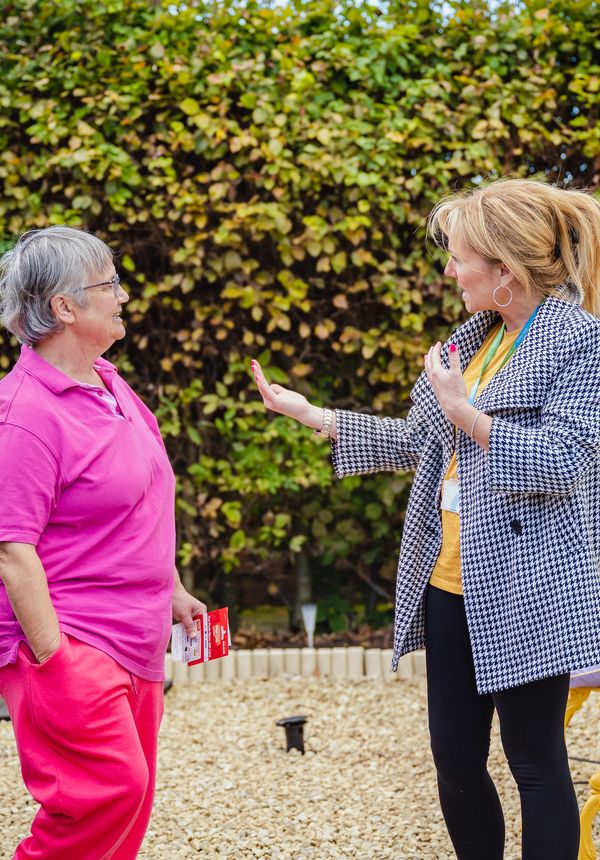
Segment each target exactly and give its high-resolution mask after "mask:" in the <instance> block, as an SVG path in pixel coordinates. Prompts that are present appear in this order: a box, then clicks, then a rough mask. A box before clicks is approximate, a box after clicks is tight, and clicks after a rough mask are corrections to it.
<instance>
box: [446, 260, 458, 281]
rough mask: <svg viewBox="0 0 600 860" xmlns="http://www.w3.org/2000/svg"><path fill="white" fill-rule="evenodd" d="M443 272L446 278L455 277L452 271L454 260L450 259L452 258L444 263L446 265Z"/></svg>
mask: <svg viewBox="0 0 600 860" xmlns="http://www.w3.org/2000/svg"><path fill="white" fill-rule="evenodd" d="M444 274H445V275H446V277H447V278H455V277H456V273H455V271H454V261H453V260H452V258H450V259H449V260H448V262H447V263H446V265H445V267H444Z"/></svg>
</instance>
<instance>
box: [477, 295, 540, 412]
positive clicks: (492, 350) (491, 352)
mask: <svg viewBox="0 0 600 860" xmlns="http://www.w3.org/2000/svg"><path fill="white" fill-rule="evenodd" d="M540 307H541V305H538V306H537V308H535V310H534V311H533V313H532V314H531V316H530V317H529V319H528V320H527V322H526V323H525V325H524V326H523V328H522V329H521V331H520V332H519V336H518V337H517V339H516V340H515V342H514V343H512V344H511V346H510V349H509V350H508V352H507V354H506V356H505V357H504V361H503V362H502V364H501V365H500V367H499V368H498V370H497V371H496V373H500V371H501V370H502V368H503V367H504V365H505V364H506V363H507V361H509V360H510V359H511V358H512V357H513V355H514V354H515V352H516V351H517V349H518V348H519V347H520V346H521V344H522V343H523V341H524V340H525V336H526V334H527V332H528V331H529V329H530V328H531V324H532V323H533V321H534V319H535V315H536V314H537V312H538V311H539V309H540ZM505 331H506V325H505V324H504V323H502V326H501V327H500V331H499V332H498V334H497V335H496V337H495V338H494V340H493V341H492V342H491V344H490V346H489V349H488V351H487V352H486V354H485V358H484V359H483V364H482V366H481V370H480V372H479V376H478V377H477V379H476V380H475V382H474V383H473V387H472V388H471V391H470V392H469V397H468V401H469V403H470V404H471V406H472V405H473V403H474V402H475V398H476V397H477V389H478V388H479V383H480V382H481V377H482V376H483V375H484V373H485V372H486V370H487V369H488V367H489V366H490V364H491V362H492V359H493V358H494V356H495V355H496V353H497V352H498V347H499V346H500V344H501V343H502V338H503V337H504V332H505Z"/></svg>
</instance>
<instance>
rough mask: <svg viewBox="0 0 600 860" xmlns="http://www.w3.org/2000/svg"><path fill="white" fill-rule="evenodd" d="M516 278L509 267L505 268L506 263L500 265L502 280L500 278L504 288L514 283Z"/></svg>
mask: <svg viewBox="0 0 600 860" xmlns="http://www.w3.org/2000/svg"><path fill="white" fill-rule="evenodd" d="M514 278H515V276H514V275H513V273H512V272H511V270H510V269H509V268H508V266H505V265H504V263H500V278H499V282H500V284H502V286H503V287H504V286H508V285H509V284H510V283H511V281H514Z"/></svg>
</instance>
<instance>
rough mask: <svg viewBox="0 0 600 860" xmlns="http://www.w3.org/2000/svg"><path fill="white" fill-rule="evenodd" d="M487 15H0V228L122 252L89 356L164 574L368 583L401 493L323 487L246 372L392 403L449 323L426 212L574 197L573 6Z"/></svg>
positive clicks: (388, 558) (203, 10)
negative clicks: (493, 189)
mask: <svg viewBox="0 0 600 860" xmlns="http://www.w3.org/2000/svg"><path fill="white" fill-rule="evenodd" d="M493 5H494V9H493V11H490V10H489V9H488V8H487V6H486V4H485V3H479V2H470V3H444V4H443V5H442V6H441V9H442V11H440V9H439V8H437V4H431V3H427V2H423V0H414V2H412V3H410V4H407V3H404V2H391V3H389V4H387V5H386V7H385V12H384V11H381V10H378V9H376V8H375V6H374V5H368V4H364V5H363V6H357V5H356V3H354V2H339V0H318V2H305V3H301V2H295V3H294V2H292V3H288V4H287V5H286V6H284V7H280V6H277V7H275V8H268V4H261V3H257V2H253V0H249V2H247V3H244V4H241V3H229V4H226V3H217V2H215V3H187V4H181V5H179V6H178V5H177V4H171V3H168V2H164V3H152V2H148V0H105V2H91V1H90V0H85V2H78V0H60V2H52V3H51V2H47V3H42V4H41V3H38V2H36V0H17V2H8V3H5V4H4V6H3V13H4V14H3V20H2V22H1V23H0V104H1V110H0V233H1V234H2V237H3V241H4V243H5V244H6V243H8V242H10V240H11V237H14V235H16V234H18V233H19V232H21V231H23V230H25V229H28V228H31V227H34V226H38V227H43V226H45V225H48V224H56V223H67V224H73V225H85V226H86V227H87V228H88V229H90V230H92V231H94V232H97V233H98V234H99V235H101V236H102V237H104V238H106V239H107V240H108V241H109V242H110V244H111V245H112V246H113V247H114V248H116V249H118V250H119V251H120V252H121V255H122V256H121V259H120V269H121V274H122V276H124V280H125V281H126V285H127V287H128V288H129V289H130V291H131V300H130V302H129V306H128V317H129V323H128V329H129V330H128V337H127V341H126V342H125V343H124V344H123V345H120V347H119V348H120V350H121V351H120V352H118V353H117V352H115V353H114V355H111V356H110V357H113V358H115V359H116V360H117V361H118V363H119V365H120V366H121V367H122V369H123V371H124V373H125V374H126V377H127V379H128V380H129V381H130V382H131V383H132V384H133V385H134V386H135V388H136V389H137V390H138V391H139V392H140V393H141V394H142V396H143V397H145V398H146V400H147V402H148V403H149V404H150V406H151V407H152V408H153V409H154V410H155V411H156V412H157V414H158V416H159V420H160V422H161V426H162V430H163V433H164V434H165V436H166V439H167V444H168V446H169V450H170V453H171V456H172V459H173V463H174V465H175V469H176V472H177V476H178V484H179V492H178V525H179V539H180V545H179V546H180V561H181V566H182V568H183V570H184V571H185V572H186V576H187V580H188V582H190V581H191V580H192V578H193V577H196V582H197V584H199V585H200V584H202V585H203V587H205V588H211V589H212V590H213V591H215V590H216V589H217V588H218V587H219V584H220V583H221V582H222V579H223V577H222V572H223V571H226V572H230V571H233V572H234V573H235V577H234V579H235V578H237V579H240V578H242V579H243V578H244V577H246V576H254V577H257V578H259V579H260V581H261V582H264V583H267V582H268V583H270V593H271V595H273V594H275V593H276V591H277V588H278V583H279V584H280V585H281V586H282V591H283V593H282V598H285V597H286V589H287V585H286V576H287V575H288V572H289V570H290V569H291V568H292V567H293V564H292V562H293V559H294V557H295V556H297V555H298V553H299V552H301V551H302V552H306V553H308V554H309V556H310V559H311V565H312V569H313V573H314V575H315V579H316V580H317V581H318V583H319V588H320V589H322V592H323V593H325V592H327V591H328V590H329V591H333V590H340V591H341V592H342V593H344V594H346V595H348V596H349V597H350V598H351V599H352V600H354V599H357V594H359V593H361V592H362V591H363V590H365V589H367V590H368V586H367V585H365V581H366V580H371V581H372V582H373V583H375V585H376V586H377V588H378V589H379V593H380V594H385V593H389V594H391V593H392V590H393V585H392V580H393V576H394V557H395V554H396V548H397V544H398V541H399V538H400V533H401V527H402V511H403V508H404V506H405V501H406V494H407V492H408V488H409V476H407V475H404V474H398V475H393V476H376V477H369V478H364V479H348V480H346V481H344V482H336V481H335V480H334V479H333V477H332V473H331V469H330V466H329V463H328V460H327V449H326V446H325V447H323V446H319V445H315V443H314V442H313V440H312V439H311V438H310V434H309V432H308V431H307V430H305V429H304V428H299V427H296V426H294V425H293V424H292V423H291V422H288V421H286V420H285V419H282V418H273V417H272V416H267V415H265V414H264V413H263V408H262V404H259V402H258V399H257V396H256V394H255V391H254V388H253V380H252V377H251V375H250V374H249V361H250V358H251V357H252V356H254V357H258V358H259V359H260V360H261V362H262V363H263V365H264V366H265V369H266V371H267V373H268V374H269V376H270V378H271V379H272V380H276V381H278V382H281V383H283V384H289V385H290V386H292V387H295V388H297V389H298V390H301V391H303V392H304V393H306V394H307V395H308V396H309V397H310V398H311V399H312V400H313V401H314V402H316V403H327V404H335V405H338V406H341V407H346V408H363V409H367V410H369V411H373V412H376V413H382V414H391V415H395V414H403V412H404V411H405V409H406V407H407V399H408V392H409V391H410V388H411V385H412V383H413V382H414V380H415V378H416V376H417V374H418V373H419V370H420V367H421V362H422V356H423V354H424V353H425V352H426V350H427V349H428V347H429V345H430V343H431V341H432V340H434V339H437V338H441V337H443V336H444V335H445V333H447V331H448V329H449V328H450V327H451V326H453V325H455V324H456V322H457V320H459V319H460V318H461V314H462V307H461V303H460V301H459V299H458V297H457V295H456V293H455V292H454V291H453V290H452V288H451V286H450V285H449V284H448V283H446V282H445V281H444V280H443V278H442V275H441V265H440V256H439V254H438V252H437V251H428V250H427V249H426V248H425V245H424V235H423V220H424V217H425V216H426V214H427V212H428V210H429V209H430V208H431V206H432V204H433V202H434V201H436V200H437V199H438V198H439V197H440V195H443V194H444V193H446V192H448V191H450V190H452V189H454V188H457V187H461V186H463V185H465V184H466V185H468V184H469V183H473V182H475V183H476V182H479V181H481V178H482V177H483V178H486V177H489V176H495V175H500V174H502V175H504V174H506V173H509V172H513V173H516V174H520V175H528V174H531V173H543V172H545V173H546V174H548V175H549V176H550V177H552V178H553V179H556V181H559V182H571V183H577V184H587V185H592V186H594V185H596V184H597V183H598V176H599V174H600V131H599V129H600V126H599V125H598V105H599V99H598V90H599V86H600V84H599V73H600V67H599V66H598V65H597V64H596V65H594V63H595V62H597V57H598V55H599V49H600V16H598V13H597V4H594V3H589V2H587V0H585V2H578V0H575V2H574V1H573V0H568V2H563V1H562V0H559V2H550V4H549V5H547V4H546V3H544V2H531V0H526V2H524V3H521V4H519V6H518V8H513V4H510V5H509V6H502V5H500V6H497V5H496V4H493ZM2 343H3V347H2V355H1V357H0V364H1V367H2V368H3V369H4V370H6V369H7V368H8V367H9V366H10V363H11V361H12V357H13V354H14V347H13V346H11V345H10V344H9V341H8V339H7V338H6V336H4V340H3V342H2ZM229 580H231V577H229ZM374 593H375V592H373V594H374ZM287 596H289V595H287Z"/></svg>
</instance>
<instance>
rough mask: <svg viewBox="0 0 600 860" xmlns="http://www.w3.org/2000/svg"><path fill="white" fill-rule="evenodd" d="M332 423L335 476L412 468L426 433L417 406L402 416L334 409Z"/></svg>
mask: <svg viewBox="0 0 600 860" xmlns="http://www.w3.org/2000/svg"><path fill="white" fill-rule="evenodd" d="M335 423H336V435H337V439H336V441H335V442H332V444H331V453H332V460H333V468H334V470H335V474H336V475H337V477H338V478H344V477H346V476H347V475H366V474H369V473H372V472H395V471H397V470H399V469H416V467H417V466H418V464H419V459H420V457H421V451H422V449H423V445H424V443H425V439H426V438H427V434H428V432H429V424H428V423H427V420H426V419H425V416H424V415H423V413H422V412H421V410H420V409H419V407H418V406H413V407H412V408H411V409H410V411H409V413H408V415H407V417H406V419H404V418H377V417H376V416H375V415H363V414H362V413H360V412H347V411H346V410H343V409H336V410H335Z"/></svg>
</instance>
